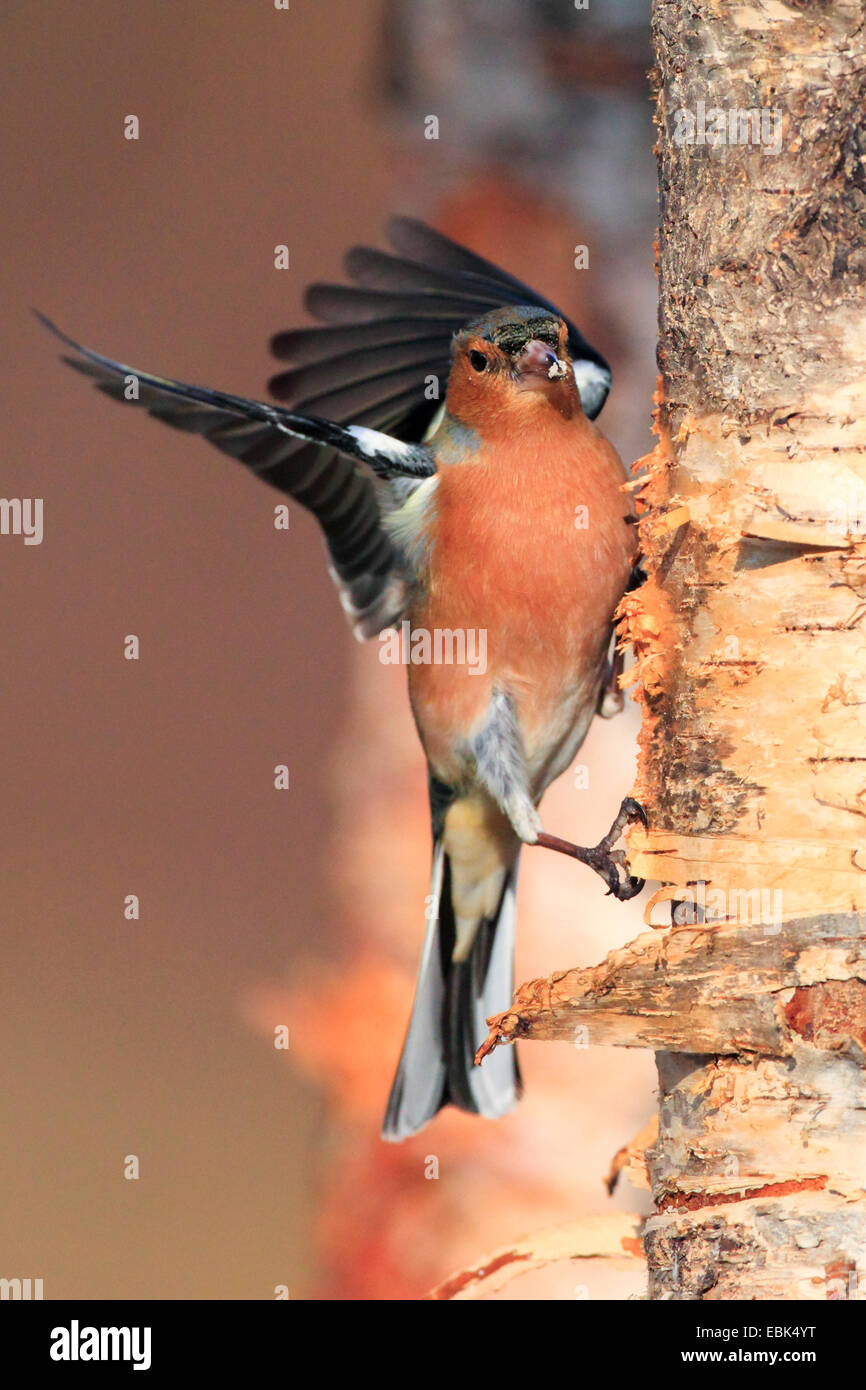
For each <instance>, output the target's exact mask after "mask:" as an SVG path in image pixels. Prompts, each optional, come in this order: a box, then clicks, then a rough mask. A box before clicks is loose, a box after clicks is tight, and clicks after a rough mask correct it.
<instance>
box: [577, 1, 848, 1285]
mask: <svg viewBox="0 0 866 1390" xmlns="http://www.w3.org/2000/svg"><path fill="white" fill-rule="evenodd" d="M653 31H654V41H655V46H656V55H657V64H658V107H657V122H658V126H659V142H658V156H659V184H660V195H661V231H660V242H659V282H660V347H659V365H660V368H661V379H660V387H659V395H658V401H657V415H656V428H657V433H658V439H659V443H658V445H657V447H656V449H655V450H654V452H653V454H652V455H651V456H650V458H649V459H648V460H647V464H648V474H647V480H646V483H645V485H644V486H643V487H642V488H641V490H640V493H639V498H640V503H641V505H642V507H643V509H644V517H643V520H642V523H641V535H642V540H643V548H644V552H645V555H646V568H647V571H648V574H649V583H648V584H647V586H646V587H645V588H644V589H642V590H640V591H638V592H637V593H635V594H633V595H630V596H629V598H628V600H627V603H626V605H625V608H626V614H625V617H626V626H627V630H628V633H629V635H630V637H631V638H632V640H633V641H634V643H635V647H636V650H637V654H638V671H637V676H638V697H639V698H640V699H641V700H642V702H643V706H644V721H643V729H642V734H641V757H640V767H639V776H638V786H637V788H636V795H637V796H638V797H639V799H640V800H641V801H642V802H643V804H644V805H645V807H646V808H647V811H648V814H649V822H650V829H649V831H648V832H646V833H643V832H639V831H636V832H635V833H633V835H632V836H631V840H630V851H631V853H630V859H631V870H632V872H633V873H637V874H640V875H642V876H644V877H647V878H654V879H657V880H659V881H661V882H662V883H664V884H668V885H672V886H673V894H674V896H688V893H689V891H690V890H691V891H692V892H694V891H695V887H696V885H698V884H700V885H702V887H701V892H702V893H704V894H705V897H706V905H707V908H708V911H707V912H706V914H705V915H706V916H708V917H709V918H711V919H712V918H716V919H718V920H724V921H727V922H729V923H730V922H733V923H736V925H733V926H732V925H726V926H721V927H718V928H716V929H714V930H709V931H705V932H703V933H701V934H700V935H698V934H697V933H687V934H680V933H675V934H674V935H673V936H672V937H671V938H670V939H669V940H663V941H661V942H660V943H659V944H658V945H656V946H655V947H654V946H653V945H652V943H646V944H644V945H642V944H641V943H642V942H644V941H645V939H644V938H642V939H641V942H637V943H634V946H633V948H631V949H632V950H633V952H634V959H632V960H630V961H629V962H627V963H626V962H623V971H622V972H620V971H618V972H617V974H620V973H624V974H625V975H626V976H627V977H628V979H629V981H630V982H632V983H633V984H634V986H635V990H636V992H635V994H634V995H631V996H630V995H628V994H627V996H626V1000H627V1003H626V1007H627V1009H628V1010H629V1012H630V1015H631V1016H630V1022H631V1023H632V1024H633V1025H637V1028H638V1037H637V1040H638V1041H639V1042H640V1043H641V1044H642V1045H647V1043H649V1044H651V1045H654V1046H657V1047H659V1048H661V1049H662V1050H661V1051H660V1053H659V1056H658V1065H659V1075H660V1079H661V1085H662V1102H661V1109H660V1127H659V1138H658V1140H657V1141H656V1143H655V1145H653V1146H652V1147H651V1148H650V1149H649V1150H648V1152H647V1162H648V1167H649V1173H650V1180H651V1185H652V1192H653V1196H654V1199H655V1202H656V1208H657V1213H658V1214H657V1215H656V1216H654V1217H652V1218H651V1219H650V1220H649V1222H648V1224H647V1228H646V1234H645V1242H646V1249H647V1254H648V1258H649V1268H650V1297H651V1298H658V1299H662V1298H677V1299H682V1298H685V1299H700V1298H710V1299H714V1298H726V1299H727V1298H759V1299H772V1298H780V1299H791V1298H808V1299H824V1298H857V1297H860V1298H862V1297H864V1296H866V1285H864V1280H863V1277H862V1273H861V1274H860V1280H859V1285H858V1271H863V1270H864V1269H866V1192H864V1189H866V1123H864V1115H866V1080H864V1067H863V1063H864V1046H866V1031H864V1030H866V985H864V946H863V938H864V925H866V923H864V919H863V918H862V917H860V916H858V915H857V913H858V910H859V911H862V910H863V909H864V907H866V837H864V832H866V823H864V817H866V643H864V636H863V621H864V618H866V162H864V152H866V132H864V124H863V123H864V107H866V100H864V97H866V29H864V12H863V7H862V3H861V0H835V3H822V4H819V5H812V6H808V7H804V6H801V5H799V4H794V3H792V0H763V2H761V0H758V2H757V3H737V0H733V3H732V0H697V3H689V4H686V3H685V0H655V3H654V7H653ZM699 102H704V103H705V105H704V108H703V110H704V114H705V120H706V113H707V112H708V111H712V110H713V109H716V110H718V111H719V112H721V113H722V119H721V121H719V122H718V123H717V124H716V125H715V126H714V133H720V131H721V129H722V125H723V123H724V129H725V137H726V138H725V140H724V142H723V143H716V144H714V145H712V146H708V145H706V144H704V145H700V144H698V143H688V137H689V130H690V126H689V116H688V114H686V115H683V113H684V112H685V113H691V114H692V116H693V118H694V120H695V126H694V136H695V138H697V135H698V126H697V122H698V119H699V115H700V110H699V107H698V103H699ZM753 111H757V112H759V113H761V112H764V113H767V117H768V119H767V123H766V126H765V127H763V126H761V127H759V128H758V131H757V133H759V135H760V139H759V141H758V143H757V144H756V143H751V144H739V143H733V142H732V141H731V138H730V137H731V131H732V129H735V130H736V132H737V135H738V136H739V134H740V132H741V130H742V120H743V113H749V112H753ZM732 118H733V122H734V124H733V125H732ZM714 119H715V118H714ZM746 119H747V121H748V122H751V117H748V116H747V117H746ZM704 129H705V134H706V125H705V127H704ZM748 129H749V131H750V133H751V134H752V135H753V136H754V134H755V133H756V128H755V127H754V126H752V125H751V124H749V126H748ZM765 134H766V137H767V138H766V139H765V138H764V136H765ZM771 142H772V143H771ZM776 142H777V149H776V152H773V148H772V147H773V146H775V145H776ZM711 895H712V897H713V902H712V903H711V902H710V897H711ZM744 896H746V897H747V900H748V903H749V907H748V910H744V909H743V900H744ZM654 955H655V959H656V961H657V964H658V970H659V973H660V974H661V975H662V976H663V980H662V982H657V983H656V984H655V986H651V985H650V983H649V981H648V980H647V979H646V978H645V977H644V979H643V986H641V983H640V977H641V974H642V967H646V966H648V965H649V964H650V961H651V960H652V959H653V956H654ZM665 962H667V963H665ZM665 980H666V981H667V983H666V984H665V983H664V981H665ZM572 983H575V982H572ZM617 993H618V990H615V991H614V996H615V995H616V994H617ZM581 997H582V996H581V994H580V990H579V989H578V990H576V991H575V998H576V999H580V998H581ZM583 997H586V996H583ZM653 1002H655V1003H656V1004H657V1006H658V1011H657V1012H656V1013H652V1012H651V1007H650V1006H651V1005H652V1003H653ZM632 1010H633V1012H631V1011H632ZM578 1011H579V1010H578ZM605 1015H606V1016H607V1019H608V1021H609V1019H610V1013H609V1012H608V1010H603V1011H601V1012H600V1013H598V1014H596V1015H595V1017H594V1019H593V1021H592V1023H590V1025H589V1027H590V1034H592V1031H593V1030H594V1029H598V1028H601V1027H602V1026H603V1025H602V1018H603V1017H604V1016H605ZM666 1038H667V1041H665V1039H666ZM701 1052H704V1053H712V1054H714V1055H713V1056H711V1057H707V1056H704V1057H701V1056H699V1055H695V1054H700V1053H701ZM688 1054H692V1055H688Z"/></svg>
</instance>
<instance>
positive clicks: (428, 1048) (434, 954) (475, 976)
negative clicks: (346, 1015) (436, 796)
mask: <svg viewBox="0 0 866 1390" xmlns="http://www.w3.org/2000/svg"><path fill="white" fill-rule="evenodd" d="M516 890H517V864H516V862H515V864H514V865H513V866H512V867H511V869H510V870H509V871H508V874H507V876H506V879H505V884H504V886H503V889H502V896H501V898H500V901H499V907H498V910H497V912H496V915H495V917H494V918H492V919H487V918H485V919H483V920H482V922H481V924H480V925H479V928H478V930H477V932H476V934H475V939H474V941H473V943H472V947H471V949H470V951H469V954H468V956H467V958H466V959H465V960H463V961H457V962H455V961H453V960H452V959H451V954H452V950H453V946H454V940H455V935H456V932H455V924H454V911H453V908H452V904H451V868H450V864H449V862H448V856H447V855H446V854H445V852H444V850H443V848H442V845H441V843H440V844H437V845H436V847H435V850H434V855H433V877H432V883H431V891H430V897H429V899H428V904H429V906H428V921H427V933H426V936H425V939H424V950H423V953H422V956H421V967H420V969H419V971H418V982H417V986H416V989H415V1002H414V1004H413V1006H412V1017H411V1019H410V1020H409V1028H408V1031H407V1033H406V1041H405V1042H404V1044H403V1051H402V1053H401V1056H400V1062H399V1065H398V1067H397V1074H396V1076H395V1077H394V1084H393V1085H392V1087H391V1094H390V1096H389V1098H388V1108H387V1110H386V1112H385V1122H384V1124H383V1126H382V1137H383V1139H390V1140H395V1141H396V1140H400V1139H407V1138H408V1137H409V1135H410V1134H416V1133H417V1132H418V1130H419V1129H423V1127H424V1126H425V1125H426V1124H427V1123H428V1122H429V1121H430V1120H432V1118H433V1116H434V1115H435V1114H436V1113H437V1112H438V1111H439V1110H441V1109H442V1107H443V1106H444V1105H456V1106H458V1107H459V1108H460V1109H461V1110H468V1111H471V1112H472V1113H473V1114H476V1115H484V1116H486V1117H487V1118H488V1119H497V1118H498V1117H499V1116H500V1115H504V1114H506V1113H507V1111H509V1110H511V1109H513V1107H514V1106H515V1105H516V1103H517V1101H518V1099H519V1097H520V1072H519V1069H518V1066H517V1057H516V1052H515V1049H514V1047H502V1048H499V1049H497V1051H496V1052H494V1053H492V1054H491V1055H490V1056H489V1057H488V1058H487V1059H486V1060H485V1062H484V1065H483V1066H481V1067H476V1066H475V1065H474V1059H475V1053H476V1051H477V1050H478V1048H479V1046H480V1045H481V1043H482V1042H483V1041H484V1039H485V1038H486V1036H487V1032H488V1029H487V1023H486V1019H487V1018H488V1017H489V1016H490V1015H491V1014H495V1013H501V1012H502V1010H503V1009H507V1008H508V1005H509V1004H510V1003H511V996H512V993H513V989H514V922H515V897H516Z"/></svg>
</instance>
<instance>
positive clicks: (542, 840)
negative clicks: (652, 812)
mask: <svg viewBox="0 0 866 1390" xmlns="http://www.w3.org/2000/svg"><path fill="white" fill-rule="evenodd" d="M635 821H640V822H641V824H642V825H644V826H645V825H646V823H647V818H646V812H645V811H644V809H643V807H642V806H641V804H640V802H639V801H635V799H634V797H632V796H627V797H626V798H625V800H624V801H623V803H622V805H621V806H620V808H619V814H618V816H617V818H616V820H615V821H614V823H613V825H612V826H611V827H610V830H609V831H608V832H607V834H606V835H605V837H604V839H603V840H599V842H598V844H597V845H593V846H592V848H585V847H584V846H583V845H573V844H572V843H571V841H570V840H560V838H559V836H558V835H548V833H547V831H546V830H542V831H541V832H540V834H539V836H538V838H537V840H536V842H535V843H536V844H538V845H541V846H542V847H543V848H544V849H555V850H556V851H557V852H558V853H559V854H567V855H570V857H571V858H572V859H579V860H580V862H581V864H588V865H589V867H590V868H591V869H594V870H595V872H596V873H597V874H600V875H601V877H602V878H603V879H604V881H605V883H606V884H607V891H608V893H613V895H614V897H615V898H619V900H620V902H625V901H626V900H627V899H628V898H633V897H635V896H636V895H637V894H638V893H639V892H640V890H641V889H642V888H643V886H644V882H645V880H644V879H642V878H635V877H634V876H633V875H631V874H629V872H628V867H627V865H626V859H625V850H622V849H614V845H615V844H616V842H617V840H618V839H619V837H620V835H621V834H622V832H623V830H624V829H625V827H626V826H627V825H631V824H633V823H634V822H635Z"/></svg>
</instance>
